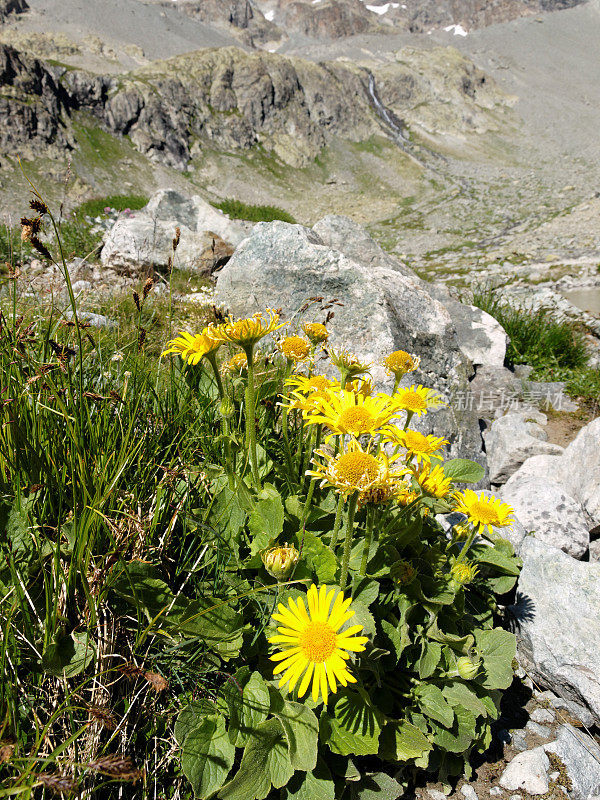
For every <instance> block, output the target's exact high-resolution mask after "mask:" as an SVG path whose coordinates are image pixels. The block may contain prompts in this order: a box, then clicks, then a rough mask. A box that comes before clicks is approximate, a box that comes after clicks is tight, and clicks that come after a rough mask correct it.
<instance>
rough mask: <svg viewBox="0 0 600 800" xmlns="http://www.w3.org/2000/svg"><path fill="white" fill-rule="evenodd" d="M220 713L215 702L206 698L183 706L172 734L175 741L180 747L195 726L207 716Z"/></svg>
mask: <svg viewBox="0 0 600 800" xmlns="http://www.w3.org/2000/svg"><path fill="white" fill-rule="evenodd" d="M219 713H220V710H219V709H218V708H217V707H215V704H214V703H213V702H211V701H210V700H207V699H206V698H203V699H202V700H194V701H193V702H192V703H188V705H187V706H184V707H183V708H182V709H181V711H180V712H179V714H178V716H177V720H176V721H175V726H174V729H173V735H174V736H175V741H176V742H177V744H178V745H179V746H180V747H182V746H183V742H184V740H185V737H186V736H187V735H188V733H191V732H192V731H193V730H194V728H197V727H198V725H200V724H201V723H202V722H203V721H204V720H205V719H206V718H207V717H214V716H216V715H218V714H219Z"/></svg>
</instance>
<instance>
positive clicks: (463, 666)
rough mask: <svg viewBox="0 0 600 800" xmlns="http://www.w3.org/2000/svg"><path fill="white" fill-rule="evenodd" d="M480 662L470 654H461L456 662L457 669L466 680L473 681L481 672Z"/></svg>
mask: <svg viewBox="0 0 600 800" xmlns="http://www.w3.org/2000/svg"><path fill="white" fill-rule="evenodd" d="M480 664H481V662H480V660H479V659H477V660H473V659H472V658H469V656H461V658H459V659H458V661H457V662H456V669H457V670H458V674H459V675H460V677H461V678H462V679H463V680H464V681H472V680H473V678H476V677H477V675H478V673H479V666H480Z"/></svg>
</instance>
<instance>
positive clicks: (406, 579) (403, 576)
mask: <svg viewBox="0 0 600 800" xmlns="http://www.w3.org/2000/svg"><path fill="white" fill-rule="evenodd" d="M414 577H415V568H414V567H413V565H412V564H411V563H410V562H409V561H396V563H395V564H392V566H391V567H390V578H391V579H392V580H393V581H395V582H396V583H398V584H400V586H407V585H408V584H409V583H410V582H411V581H412V580H413V578H414Z"/></svg>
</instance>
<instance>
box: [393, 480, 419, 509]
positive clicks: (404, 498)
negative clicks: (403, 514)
mask: <svg viewBox="0 0 600 800" xmlns="http://www.w3.org/2000/svg"><path fill="white" fill-rule="evenodd" d="M420 496H421V495H420V494H419V493H418V492H416V491H415V490H414V489H411V488H410V486H409V485H408V484H404V485H402V486H401V487H400V489H399V490H398V491H397V492H396V502H397V503H399V504H400V505H401V506H409V505H410V504H411V503H414V501H415V500H416V499H417V497H420Z"/></svg>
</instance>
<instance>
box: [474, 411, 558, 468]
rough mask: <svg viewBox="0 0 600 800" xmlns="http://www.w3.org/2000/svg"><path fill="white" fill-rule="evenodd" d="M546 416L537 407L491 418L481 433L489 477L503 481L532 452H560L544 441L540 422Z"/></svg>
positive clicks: (556, 446)
mask: <svg viewBox="0 0 600 800" xmlns="http://www.w3.org/2000/svg"><path fill="white" fill-rule="evenodd" d="M547 421H548V420H547V417H546V416H545V415H544V414H542V413H540V412H539V411H534V410H531V411H517V412H512V413H508V414H505V415H504V416H503V417H499V418H498V419H496V420H494V422H493V423H492V427H491V428H490V430H489V431H488V432H487V433H486V434H485V436H484V439H485V448H486V452H487V456H488V465H489V469H490V481H491V482H492V483H494V484H502V483H505V482H506V481H507V480H508V479H509V478H510V476H511V475H512V474H513V473H514V472H516V471H517V469H518V468H519V467H520V466H521V464H523V462H524V461H526V460H527V459H528V458H530V457H531V456H534V455H561V454H562V452H563V448H562V447H559V445H556V444H551V443H550V442H548V441H547V438H548V436H547V434H546V431H545V430H544V428H543V427H542V426H543V425H545V424H546V422H547Z"/></svg>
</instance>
